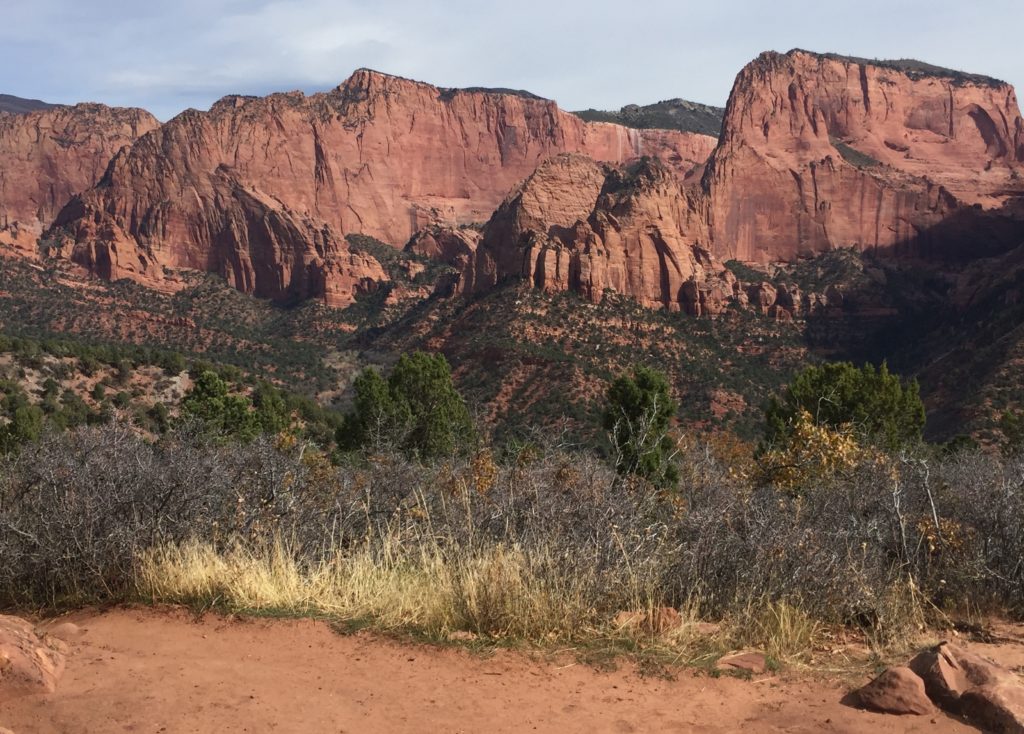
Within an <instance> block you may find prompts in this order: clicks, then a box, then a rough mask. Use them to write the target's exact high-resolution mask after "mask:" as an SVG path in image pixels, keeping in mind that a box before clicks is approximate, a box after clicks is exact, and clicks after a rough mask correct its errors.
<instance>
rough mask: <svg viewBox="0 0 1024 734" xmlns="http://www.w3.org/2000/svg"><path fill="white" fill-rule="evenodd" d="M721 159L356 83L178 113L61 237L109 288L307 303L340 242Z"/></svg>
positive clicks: (692, 143)
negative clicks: (181, 289)
mask: <svg viewBox="0 0 1024 734" xmlns="http://www.w3.org/2000/svg"><path fill="white" fill-rule="evenodd" d="M714 144H715V140H714V139H713V138H710V137H708V136H704V135H696V134H690V133H683V132H679V131H665V130H630V129H627V128H624V127H621V126H618V125H613V124H608V123H587V122H584V121H582V120H580V119H579V118H577V117H575V116H574V115H571V114H569V113H566V112H563V111H561V110H560V109H559V108H558V106H557V105H556V104H555V103H554V102H551V101H548V100H543V99H539V98H536V97H533V96H532V95H527V94H525V93H490V92H486V91H460V90H444V89H440V88H438V87H434V86H431V85H428V84H422V83H418V82H412V81H409V80H406V79H401V78H398V77H393V76H387V75H384V74H379V73H376V72H371V71H366V70H361V71H358V72H356V73H355V74H354V75H353V76H352V77H351V78H350V79H349V80H348V81H346V82H345V83H344V84H342V85H341V86H340V87H338V88H337V89H335V90H333V91H331V92H328V93H324V94H317V95H313V96H309V97H307V96H305V95H303V94H301V93H291V94H276V95H271V96H269V97H265V98H243V97H229V98H225V99H223V100H221V101H220V102H218V103H217V104H216V105H214V106H213V107H212V108H211V109H210V111H209V112H196V111H189V112H186V113H183V114H182V115H180V116H178V117H177V118H175V119H174V120H171V121H170V122H168V123H167V124H165V125H164V126H163V127H161V128H160V129H159V130H156V131H154V132H153V133H152V134H150V135H147V136H145V137H143V138H142V139H140V140H139V141H138V142H137V143H136V144H135V145H134V146H132V147H131V148H130V149H128V150H126V151H124V152H122V153H121V154H120V155H118V156H117V157H116V158H115V160H114V161H113V162H112V163H111V166H110V168H109V170H108V171H107V174H106V176H105V177H104V178H103V180H102V181H101V182H100V184H99V185H98V186H96V187H95V188H93V189H91V190H89V191H86V192H84V193H83V194H82V195H81V196H79V197H77V198H76V199H75V200H74V201H72V202H71V203H70V204H69V205H68V207H67V208H66V209H65V210H64V211H63V212H62V213H61V214H60V215H59V216H58V217H57V219H56V222H55V225H56V227H55V233H56V234H59V235H61V236H63V237H64V238H65V240H66V241H70V242H71V243H73V244H69V245H68V247H69V248H70V249H71V251H72V253H73V254H72V257H74V259H75V260H76V261H78V262H80V263H83V264H85V265H87V266H88V267H91V268H94V269H96V263H110V265H109V267H108V266H107V265H106V264H104V265H103V266H102V267H101V268H100V269H98V272H100V273H101V274H105V271H110V272H116V273H117V274H118V275H120V276H122V277H135V278H137V279H139V280H142V281H144V282H152V281H153V279H154V278H158V277H159V271H161V270H162V269H163V268H165V267H166V268H192V269H197V270H206V271H212V272H219V273H221V274H223V275H224V276H225V277H226V278H228V280H229V281H230V282H232V283H233V284H235V285H237V286H238V287H240V288H242V289H243V290H245V291H246V292H248V293H253V294H256V295H266V296H269V297H274V298H276V297H278V294H280V293H281V292H284V291H287V292H289V293H293V292H302V293H308V292H309V290H308V287H307V286H306V285H304V284H303V283H304V282H292V280H293V276H292V274H293V273H299V274H300V276H299V277H300V280H301V278H304V277H305V276H302V275H301V273H302V272H304V271H305V269H307V267H306V266H307V265H308V264H309V262H310V261H309V258H313V259H316V258H323V257H327V258H332V257H334V256H335V255H337V254H338V253H341V252H343V251H346V250H345V248H344V244H343V240H342V236H343V235H344V234H349V233H360V234H365V235H369V236H372V237H376V238H378V239H380V240H383V241H385V242H388V243H390V244H393V245H395V246H399V247H400V246H402V245H404V244H405V243H406V242H407V241H408V240H409V239H410V237H412V235H413V234H415V233H416V232H417V231H418V230H420V229H421V228H423V227H425V226H428V225H437V224H448V225H451V224H464V223H469V222H479V221H484V220H486V219H487V218H488V217H489V216H490V214H491V212H492V211H493V210H494V208H495V207H496V206H497V205H498V204H499V203H500V202H501V200H502V199H503V198H504V197H505V196H506V194H507V193H508V191H509V189H511V188H512V187H513V186H515V185H516V184H517V183H518V182H519V181H521V180H522V179H523V178H524V177H526V176H528V175H529V174H530V173H532V172H533V171H534V169H536V167H537V166H538V165H539V164H540V163H541V162H543V161H544V160H546V159H548V158H550V157H552V156H554V155H558V154H559V153H562V152H566V151H570V152H584V153H586V154H587V155H589V156H591V157H594V158H596V159H599V160H607V161H611V162H614V163H623V162H627V161H632V160H636V159H638V158H640V157H643V156H645V155H651V156H655V157H657V158H659V159H660V160H663V161H664V162H665V164H666V165H667V166H669V167H671V168H672V169H673V170H674V171H675V172H676V174H677V175H678V176H680V177H685V176H686V174H687V173H688V172H690V171H692V170H695V169H696V170H699V169H700V166H701V165H702V164H703V163H704V161H705V160H706V159H707V157H708V155H709V154H710V152H711V150H712V148H713V147H714ZM247 198H248V199H252V200H258V201H259V202H260V206H261V207H263V208H265V209H267V210H268V211H274V212H277V214H276V216H277V218H278V219H279V220H282V221H283V220H288V221H299V220H301V221H303V222H306V224H305V225H303V226H301V227H294V226H289V227H284V228H283V229H282V228H280V227H278V230H280V231H277V232H276V233H275V235H274V236H269V235H268V234H267V233H266V232H265V231H264V230H265V229H266V227H265V224H264V223H262V222H259V221H257V220H256V219H254V218H253V217H252V216H251V215H249V214H247V213H246V212H247V211H248V210H249V209H250V208H251V207H250V206H249V204H247V203H246V202H245V201H244V200H245V199H247ZM308 228H312V229H313V230H315V231H316V232H319V233H325V234H323V237H322V238H323V239H324V241H325V242H327V243H329V244H322V243H321V244H318V243H316V242H314V241H313V240H312V239H310V238H309V237H307V236H306V235H305V234H304V232H305V230H306V229H308ZM284 230H287V231H284ZM327 232H329V233H330V234H329V235H327V234H326V233H327ZM318 236H319V235H318ZM314 239H315V238H314ZM101 250H102V252H100V251H101ZM319 250H323V253H321V254H317V253H318V252H319ZM303 253H305V254H303ZM303 263H305V265H304V264H303ZM314 295H315V294H314Z"/></svg>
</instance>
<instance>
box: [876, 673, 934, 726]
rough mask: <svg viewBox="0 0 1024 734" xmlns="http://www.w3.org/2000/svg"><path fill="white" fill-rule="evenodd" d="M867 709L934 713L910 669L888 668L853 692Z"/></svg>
mask: <svg viewBox="0 0 1024 734" xmlns="http://www.w3.org/2000/svg"><path fill="white" fill-rule="evenodd" d="M857 697H858V698H859V699H860V702H861V703H862V704H863V705H864V706H866V707H867V708H869V709H873V710H875V711H881V712H882V713H886V714H918V715H923V714H934V713H935V704H933V703H932V702H931V699H929V698H928V694H927V692H925V688H924V681H923V680H922V679H921V677H920V676H919V675H918V674H917V673H915V672H914V671H913V670H911V669H910V668H908V667H906V666H903V665H900V666H897V667H894V668H889V669H888V670H886V671H885V672H884V673H882V674H881V675H880V676H878V677H877V678H875V679H874V680H873V681H871V682H870V683H868V684H867V685H866V686H864V687H863V688H861V689H860V690H859V691H858V692H857Z"/></svg>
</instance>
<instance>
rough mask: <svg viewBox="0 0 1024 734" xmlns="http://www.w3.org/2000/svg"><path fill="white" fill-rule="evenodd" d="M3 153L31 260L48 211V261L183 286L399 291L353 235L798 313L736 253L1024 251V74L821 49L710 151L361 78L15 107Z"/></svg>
mask: <svg viewBox="0 0 1024 734" xmlns="http://www.w3.org/2000/svg"><path fill="white" fill-rule="evenodd" d="M656 107H657V106H656ZM147 131H148V134H144V135H142V133H145V132H147ZM140 135H141V137H139V136H140ZM135 138H138V139H137V140H135ZM133 140H135V142H134V144H132V145H130V147H126V148H123V149H122V150H121V151H120V152H119V153H117V154H116V155H115V156H114V158H113V160H111V161H110V162H109V166H108V165H107V162H106V159H107V158H109V156H111V155H113V154H114V152H115V151H116V150H117V149H118V148H120V147H121V146H122V145H125V144H126V143H131V142H132V141H133ZM709 156H710V158H709ZM0 160H4V161H5V166H4V167H2V168H0V233H5V234H0V237H4V238H5V240H6V241H7V242H15V243H17V244H19V245H20V246H22V247H23V248H25V249H26V250H27V251H30V252H32V253H34V252H35V249H34V248H35V240H36V238H37V236H38V234H39V232H40V230H41V229H42V228H43V227H44V226H46V225H48V224H50V222H51V220H52V222H53V226H52V227H51V228H50V229H49V230H48V232H47V234H46V238H47V244H48V246H49V247H50V251H51V252H52V253H55V254H59V255H63V256H66V257H69V258H72V259H73V260H74V261H76V262H78V263H80V264H82V265H84V266H85V267H87V268H88V269H89V270H91V271H92V272H94V273H96V274H98V275H100V276H102V277H105V278H121V277H128V278H133V279H135V280H138V281H141V282H143V283H146V284H148V285H151V286H153V287H158V288H165V289H168V288H173V287H175V283H174V280H173V277H174V276H173V270H174V269H178V268H189V269H198V270H205V271H211V272H216V273H220V274H221V275H223V277H225V278H226V279H227V280H228V282H230V283H231V284H232V285H234V286H236V287H238V288H239V289H241V290H243V291H245V292H247V293H251V294H254V295H258V296H262V297H267V298H272V299H274V300H278V301H289V300H294V299H301V298H309V297H319V298H324V299H325V300H326V301H327V302H329V303H332V304H334V305H345V304H348V303H351V301H352V299H353V298H354V297H355V295H356V294H357V293H358V292H361V291H366V290H370V289H372V288H374V287H376V286H375V285H374V284H375V283H377V282H379V281H380V280H382V279H386V275H385V274H384V271H383V269H382V268H381V267H380V264H379V263H377V262H376V261H375V260H374V259H373V258H372V257H369V256H366V255H355V254H353V253H352V252H351V251H350V250H349V249H348V247H347V245H346V244H345V241H344V235H348V234H353V233H359V234H364V235H368V236H372V237H375V238H377V239H380V240H383V241H385V242H388V243H390V244H392V245H395V246H400V245H402V244H405V243H406V242H408V243H409V244H408V247H409V249H410V250H411V251H414V252H419V253H421V254H428V255H430V256H431V257H437V258H439V259H441V260H444V261H446V262H448V263H449V264H451V265H453V267H455V268H456V269H457V270H458V271H460V272H461V273H462V280H461V283H460V285H459V288H460V289H461V290H463V291H465V292H479V291H481V290H486V289H487V288H490V287H492V286H493V285H495V284H496V283H498V282H499V281H501V280H503V279H505V278H510V277H522V278H527V279H529V280H530V281H531V282H532V283H533V284H534V285H535V286H537V287H538V288H542V289H545V290H573V291H578V292H580V293H581V294H582V295H584V296H585V297H586V298H589V299H591V300H595V301H596V300H599V299H600V298H601V297H602V295H603V293H604V292H605V291H606V290H609V289H610V290H612V291H615V292H618V293H622V294H624V295H627V296H631V297H633V298H635V299H636V300H638V301H639V302H640V303H642V304H644V305H647V306H653V307H666V308H669V309H681V310H686V311H688V312H690V313H697V314H715V313H719V312H721V311H722V310H723V309H724V307H725V305H726V304H727V303H732V302H735V303H738V304H740V305H745V304H748V303H749V304H750V305H751V306H752V307H754V308H756V309H758V310H760V311H762V312H763V313H765V314H767V315H772V316H776V317H779V318H789V317H795V316H799V315H800V314H801V313H803V312H806V310H807V309H809V308H823V307H824V304H825V299H823V298H822V297H819V296H817V295H816V294H804V293H799V292H798V291H793V290H792V289H791V288H788V287H784V288H776V287H775V286H768V285H767V284H765V285H762V284H739V283H737V282H735V278H733V277H732V275H731V274H730V273H729V272H727V271H726V270H725V269H724V267H723V266H722V265H721V262H720V261H727V260H729V259H738V260H742V261H747V262H755V263H773V262H782V261H790V262H791V261H793V260H794V259H797V258H800V257H803V256H807V255H813V254H817V253H821V252H824V251H829V250H833V249H836V248H847V247H853V248H856V249H858V250H861V251H871V252H875V253H878V254H881V255H894V256H900V257H902V256H910V257H925V258H957V259H961V260H963V259H970V258H975V257H979V256H989V255H994V254H999V253H1000V252H1003V251H1006V250H1007V249H1009V248H1010V247H1012V246H1017V245H1019V244H1020V242H1021V230H1022V225H1021V222H1022V221H1024V205H1022V204H1021V202H1022V201H1024V122H1022V119H1021V115H1020V111H1019V109H1018V105H1017V101H1016V97H1015V95H1014V92H1013V89H1012V88H1011V87H1009V86H1008V85H1005V84H1003V83H1001V82H997V81H995V80H992V79H987V78H985V77H977V76H972V75H966V74H961V73H958V72H951V71H947V70H942V69H936V68H934V67H928V66H925V65H921V64H915V63H911V62H868V61H864V60H859V59H851V58H844V57H837V56H831V55H821V54H812V53H809V52H805V51H791V52H790V53H788V54H777V53H766V54H763V55H762V56H760V57H759V58H758V59H756V60H755V61H753V62H752V63H750V64H749V65H748V66H747V67H746V68H744V69H743V70H742V71H741V72H740V74H739V76H738V77H737V80H736V84H735V86H734V88H733V92H732V94H731V96H730V100H729V104H728V107H727V108H726V110H725V117H724V123H723V128H722V136H721V139H720V141H717V146H716V140H715V139H714V138H712V137H709V136H706V135H699V134H693V133H686V132H682V131H679V130H651V129H643V130H636V129H628V128H625V127H622V126H619V125H616V124H611V123H600V122H595V123H588V122H585V121H583V120H581V119H580V118H579V117H577V116H574V115H572V114H569V113H566V112H563V111H562V110H560V109H559V108H558V106H557V105H556V104H555V103H554V102H551V101H548V100H544V99H540V98H538V97H535V96H533V95H530V94H527V93H525V92H511V91H507V90H506V91H488V90H449V89H442V88H438V87H434V86H431V85H429V84H422V83H418V82H412V81H409V80H406V79H401V78H398V77H393V76H387V75H384V74H380V73H377V72H372V71H367V70H360V71H357V72H356V73H355V74H353V76H352V77H351V78H350V79H348V80H347V81H346V82H345V83H344V84H342V85H341V86H339V87H338V88H336V89H334V90H332V91H330V92H327V93H323V94H316V95H312V96H308V97H307V96H305V95H303V94H301V93H298V92H294V93H287V94H275V95H271V96H269V97H265V98H251V97H227V98H224V99H223V100H221V101H220V102H218V103H217V104H215V105H214V106H213V107H212V108H211V109H210V110H209V111H208V112H197V111H194V110H191V111H188V112H185V113H183V114H181V115H179V116H178V117H176V118H175V119H174V120H172V121H170V122H168V123H167V124H165V125H163V126H161V127H157V126H156V122H155V121H154V120H152V118H150V117H149V116H148V115H146V114H145V113H140V112H138V111H115V110H108V109H107V108H101V107H98V106H89V105H83V106H79V107H75V108H60V109H55V110H49V111H46V112H37V113H31V114H28V115H20V116H16V117H15V116H12V115H0ZM8 162H10V163H8ZM606 165H607V166H608V167H605V166H606ZM104 171H105V172H104ZM101 173H102V178H101V179H100V180H99V181H98V183H96V185H95V186H92V187H91V188H90V186H91V185H92V184H93V183H94V182H96V180H97V178H99V177H100V176H101ZM510 190H511V191H512V193H511V194H509V193H508V192H509V191H510ZM79 191H80V192H81V193H79V194H78V195H77V196H74V198H71V197H72V195H73V194H75V192H79ZM69 199H70V201H69ZM65 202H67V203H66V205H65ZM499 205H500V206H499ZM495 207H498V209H497V211H495ZM58 210H59V214H58V213H57V212H58ZM492 214H493V216H492ZM484 221H487V222H488V223H487V226H486V229H485V230H484V232H483V233H482V234H480V233H478V232H477V229H479V224H480V223H481V222H484ZM469 225H473V227H470V226H469ZM410 237H411V238H412V239H411V240H410Z"/></svg>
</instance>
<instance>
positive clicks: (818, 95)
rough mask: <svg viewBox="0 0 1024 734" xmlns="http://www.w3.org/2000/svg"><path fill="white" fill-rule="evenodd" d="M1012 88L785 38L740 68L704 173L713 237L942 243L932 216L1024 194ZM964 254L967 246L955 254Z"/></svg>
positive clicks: (772, 248) (721, 249)
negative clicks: (787, 46)
mask: <svg viewBox="0 0 1024 734" xmlns="http://www.w3.org/2000/svg"><path fill="white" fill-rule="evenodd" d="M1022 144H1024V122H1022V120H1021V115H1020V110H1019V108H1018V105H1017V100H1016V96H1015V94H1014V91H1013V88H1012V87H1010V86H1009V85H1007V84H1003V83H1001V82H997V81H995V80H992V79H987V78H983V77H972V76H969V75H962V74H957V73H954V72H946V71H944V70H935V69H932V68H931V67H928V71H927V73H925V72H917V71H914V69H913V67H912V66H910V67H909V68H899V67H898V65H895V64H890V63H886V62H878V63H877V64H876V63H872V62H867V61H863V60H856V59H847V58H843V57H835V56H827V55H820V54H812V53H808V52H805V51H791V52H790V53H788V54H785V55H782V54H777V53H766V54H762V55H761V56H760V57H759V58H758V59H756V60H755V61H753V62H752V63H750V64H749V65H747V67H746V68H744V69H743V71H741V72H740V74H739V76H738V77H737V79H736V84H735V86H734V87H733V92H732V95H731V97H730V99H729V104H728V107H727V108H726V113H725V121H724V125H723V133H722V140H721V143H720V144H719V146H718V148H717V149H716V151H715V153H714V155H713V157H712V160H711V162H710V163H709V165H708V169H707V173H706V175H705V181H704V184H705V189H706V194H707V196H708V198H709V200H710V222H709V224H710V226H711V229H712V236H713V240H714V250H715V252H716V253H717V254H719V255H720V256H721V257H723V258H737V259H740V260H745V261H760V262H770V261H783V260H792V259H794V258H795V257H798V256H801V255H811V254H815V253H819V252H823V251H827V250H831V249H835V248H837V247H856V248H858V249H860V250H880V251H883V252H886V251H892V250H894V249H895V250H896V254H904V253H906V254H922V255H930V254H932V253H933V252H935V251H936V248H938V251H939V252H940V253H941V254H950V251H951V250H953V251H955V250H957V249H958V248H968V249H969V248H971V247H972V243H970V242H963V241H958V240H957V237H958V236H959V235H962V232H959V231H957V232H951V233H949V236H948V237H942V234H941V230H940V231H939V232H936V228H938V227H939V226H940V225H942V224H943V222H944V221H946V220H948V219H949V218H951V217H954V216H955V215H956V214H957V213H958V212H962V211H963V210H964V209H966V208H967V207H970V206H972V205H975V204H978V205H980V206H981V207H982V208H983V209H995V208H998V207H1000V206H1002V205H1003V204H1004V203H1005V202H1006V200H1007V198H1008V196H1009V195H1010V194H1012V193H1013V192H1016V193H1017V194H1018V195H1019V194H1021V193H1024V178H1022V176H1024V145H1022ZM967 226H969V225H967ZM956 254H967V255H971V254H974V253H971V252H967V253H956Z"/></svg>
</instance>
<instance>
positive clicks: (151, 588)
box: [138, 538, 598, 640]
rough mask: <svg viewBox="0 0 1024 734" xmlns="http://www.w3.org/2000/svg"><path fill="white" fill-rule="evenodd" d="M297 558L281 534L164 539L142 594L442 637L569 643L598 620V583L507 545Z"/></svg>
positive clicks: (148, 556)
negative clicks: (222, 541)
mask: <svg viewBox="0 0 1024 734" xmlns="http://www.w3.org/2000/svg"><path fill="white" fill-rule="evenodd" d="M300 557H301V554H299V553H296V552H294V550H293V549H291V548H290V547H289V546H288V544H286V543H284V542H281V541H278V542H276V543H274V544H272V545H270V546H268V547H265V548H262V549H252V548H250V547H247V546H245V545H243V544H241V543H236V544H234V545H233V546H231V547H230V549H229V550H227V551H224V552H219V551H218V550H217V549H216V548H215V547H214V546H212V545H211V544H208V543H201V542H195V541H193V542H188V543H185V544H182V545H165V546H161V547H159V548H157V549H154V550H150V551H147V552H145V553H144V554H143V555H142V557H141V559H140V562H139V565H138V568H139V571H138V587H139V592H140V594H141V595H142V596H143V597H144V598H146V599H148V600H152V601H158V602H175V603H184V604H192V605H202V606H222V607H225V608H229V609H234V610H247V611H253V612H271V611H273V612H286V613H289V614H298V615H302V614H317V615H320V614H322V615H329V616H331V617H334V618H337V619H341V620H350V621H357V620H358V621H370V622H372V623H373V624H374V626H377V627H380V628H383V629H387V630H396V629H414V630H416V631H418V632H421V633H425V634H427V635H429V636H432V637H438V638H443V637H445V636H446V635H448V634H449V633H450V632H453V631H456V630H465V631H471V632H474V633H477V634H481V635H487V636H489V637H494V638H504V637H509V638H519V639H560V640H567V639H574V638H577V637H579V636H580V635H581V634H585V632H586V631H587V630H589V629H591V628H592V627H594V626H595V624H596V623H597V622H598V620H597V619H596V618H595V613H594V610H593V608H592V606H591V605H590V604H589V602H588V596H589V590H590V589H591V588H592V584H593V581H594V580H593V579H587V578H585V577H581V576H576V577H574V578H565V577H560V576H554V575H552V574H550V573H548V572H547V571H548V570H549V569H550V568H551V567H552V566H553V564H552V563H551V559H550V557H548V556H547V555H546V554H545V553H541V554H539V555H538V554H531V555H529V556H528V555H527V554H525V553H524V552H523V551H522V550H520V549H518V548H515V547H506V546H502V545H495V546H492V547H489V548H487V549H485V550H482V551H477V552H470V553H467V554H465V555H462V554H455V553H451V552H445V550H444V549H443V548H442V547H441V546H440V545H436V546H434V547H433V548H427V549H422V548H421V549H418V550H416V551H413V552H411V553H409V552H405V551H403V550H402V548H401V547H400V546H399V544H398V543H397V542H395V541H394V540H393V539H387V538H385V539H384V541H383V542H382V543H380V544H375V546H374V547H372V548H371V547H361V548H358V549H356V550H353V551H347V552H340V551H335V552H332V553H329V554H327V556H326V559H325V560H323V561H320V562H317V563H315V564H311V563H308V562H304V561H301V560H299V559H300Z"/></svg>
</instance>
